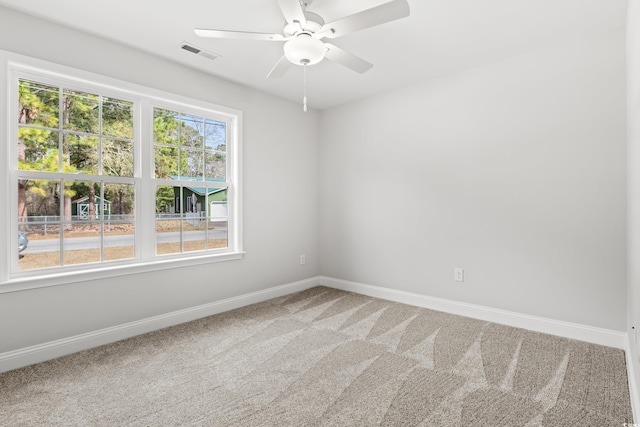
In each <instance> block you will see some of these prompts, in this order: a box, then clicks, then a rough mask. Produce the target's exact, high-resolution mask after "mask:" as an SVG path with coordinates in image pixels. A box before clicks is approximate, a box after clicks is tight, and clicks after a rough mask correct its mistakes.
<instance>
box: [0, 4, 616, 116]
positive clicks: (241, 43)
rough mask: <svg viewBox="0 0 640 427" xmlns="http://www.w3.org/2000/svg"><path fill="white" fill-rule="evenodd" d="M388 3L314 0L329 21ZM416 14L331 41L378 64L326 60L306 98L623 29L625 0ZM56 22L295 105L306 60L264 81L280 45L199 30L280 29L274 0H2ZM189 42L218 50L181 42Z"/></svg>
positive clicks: (326, 103)
mask: <svg viewBox="0 0 640 427" xmlns="http://www.w3.org/2000/svg"><path fill="white" fill-rule="evenodd" d="M386 1H387V0H350V1H344V0H314V1H313V2H312V4H311V5H310V6H309V7H308V10H309V11H313V12H315V13H317V14H319V15H321V16H322V17H323V18H324V20H325V21H326V22H330V21H333V20H335V19H338V18H341V17H344V16H347V15H350V14H353V13H356V12H359V11H361V10H365V9H368V8H370V7H373V6H377V5H379V4H381V3H385V2H386ZM408 1H409V5H410V7H411V15H410V16H409V17H408V18H404V19H401V20H398V21H394V22H390V23H387V24H383V25H381V26H378V27H374V28H369V29H366V30H362V31H359V32H356V33H352V34H350V35H347V36H345V37H341V38H337V39H334V40H332V41H331V42H332V43H333V44H335V45H337V46H339V47H342V48H344V49H346V50H348V51H350V52H352V53H354V54H356V55H358V56H360V57H362V58H363V59H366V60H367V61H369V62H371V63H373V64H374V67H373V68H372V69H371V70H370V71H368V72H367V73H365V74H358V73H355V72H353V71H351V70H349V69H347V68H344V67H342V66H341V65H339V64H336V63H333V62H330V61H328V60H324V61H322V62H321V63H319V64H317V65H313V66H311V67H309V68H308V70H307V84H308V88H307V94H308V97H309V105H310V106H311V107H314V108H318V109H323V108H328V107H332V106H336V105H339V104H343V103H345V102H349V101H353V100H356V99H359V98H363V97H366V96H369V95H373V94H376V93H380V92H384V91H387V90H390V89H393V88H397V87H401V86H405V85H409V84H412V83H416V82H419V81H424V80H427V79H433V78H437V77H440V76H443V75H446V74H451V73H455V72H458V71H461V70H463V69H466V68H470V67H475V66H478V65H481V64H484V63H488V62H492V61H496V60H500V59H503V58H507V57H510V56H513V55H517V54H519V53H522V52H526V51H529V50H533V49H537V48H542V47H546V46H549V45H552V44H555V43H562V42H565V41H570V40H575V39H580V38H585V37H590V36H593V35H596V34H600V33H603V32H608V31H612V30H616V29H620V28H622V27H623V26H624V25H625V21H626V17H625V15H626V5H627V1H626V0H408ZM0 5H2V6H5V7H8V8H12V9H16V10H19V11H22V12H25V13H28V14H31V15H35V16H38V17H41V18H45V19H48V20H51V21H55V22H59V23H62V24H64V25H67V26H69V27H74V28H77V29H80V30H82V31H86V32H89V33H93V34H97V35H99V36H102V37H105V38H108V39H112V40H116V41H118V42H121V43H124V44H127V45H130V46H134V47H137V48H139V49H142V50H145V51H148V52H152V53H154V54H157V55H160V56H163V57H166V58H169V59H172V60H174V61H177V62H180V63H183V64H186V65H188V66H191V67H194V68H198V69H200V70H203V71H205V72H207V73H211V74H213V75H216V76H219V77H223V78H225V79H228V80H232V81H235V82H238V83H241V84H243V85H246V86H250V87H253V88H256V89H259V90H261V91H264V92H268V93H272V94H275V95H278V96H281V97H283V98H287V99H290V100H293V101H296V102H301V99H302V82H303V70H302V67H297V66H294V67H292V68H291V69H290V70H289V71H288V72H287V74H286V75H285V76H284V77H283V78H281V79H277V80H276V79H267V78H266V75H267V74H268V73H269V71H270V70H271V68H272V67H273V65H274V64H275V63H276V61H277V60H278V59H279V58H280V57H281V56H282V44H283V43H282V42H271V41H252V40H229V39H224V40H222V39H203V38H199V37H197V36H196V35H195V34H194V32H193V28H195V27H200V28H215V29H226V30H241V31H253V32H268V33H281V32H282V28H283V26H284V18H283V16H282V13H281V11H280V9H279V7H278V3H277V1H276V0H184V1H181V2H177V1H169V0H146V1H145V0H108V1H99V2H98V1H87V0H58V1H51V0H29V1H24V0H0ZM183 41H187V42H189V43H191V44H193V45H195V46H197V47H199V48H201V49H204V50H207V51H210V52H213V53H215V54H219V55H221V57H220V58H218V59H216V60H214V61H211V60H208V59H206V58H203V57H201V56H196V55H194V54H191V53H188V52H186V51H184V50H182V49H180V48H179V47H180V45H181V42H183Z"/></svg>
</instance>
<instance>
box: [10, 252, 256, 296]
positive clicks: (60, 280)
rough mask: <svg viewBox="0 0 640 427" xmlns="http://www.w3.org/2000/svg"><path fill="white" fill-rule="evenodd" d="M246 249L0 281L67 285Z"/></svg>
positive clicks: (21, 287)
mask: <svg viewBox="0 0 640 427" xmlns="http://www.w3.org/2000/svg"><path fill="white" fill-rule="evenodd" d="M244 254H245V252H230V253H229V252H228V253H224V254H205V255H200V256H192V257H189V258H167V259H158V260H155V261H150V262H145V263H137V264H118V265H110V266H104V265H101V266H98V267H96V268H93V269H84V270H82V271H73V272H70V271H65V272H59V273H57V272H56V273H50V274H42V275H38V276H23V277H17V278H12V279H9V280H8V281H6V282H3V283H0V294H2V293H8V292H20V291H25V290H29V289H37V288H45V287H49V286H58V285H67V284H70V283H77V282H87V281H91V280H99V279H106V278H110V277H118V276H126V275H130V274H140V273H148V272H151V271H159V270H169V269H174V268H183V267H191V266H194V265H202V264H211V263H216V262H224V261H233V260H239V259H242V258H243V257H244Z"/></svg>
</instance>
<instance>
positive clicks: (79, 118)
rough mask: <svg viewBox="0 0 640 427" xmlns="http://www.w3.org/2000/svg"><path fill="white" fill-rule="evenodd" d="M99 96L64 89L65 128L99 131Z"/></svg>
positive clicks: (86, 131)
mask: <svg viewBox="0 0 640 427" xmlns="http://www.w3.org/2000/svg"><path fill="white" fill-rule="evenodd" d="M99 100H100V99H99V97H98V95H93V94H90V93H83V92H74V91H71V90H67V89H65V90H64V94H63V102H62V106H63V107H62V108H63V120H64V129H67V130H73V131H76V132H84V133H93V134H97V133H98V112H99V107H98V104H99Z"/></svg>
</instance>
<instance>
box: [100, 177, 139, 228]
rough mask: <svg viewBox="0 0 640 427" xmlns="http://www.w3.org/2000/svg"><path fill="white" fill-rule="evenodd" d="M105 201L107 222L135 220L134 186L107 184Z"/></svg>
mask: <svg viewBox="0 0 640 427" xmlns="http://www.w3.org/2000/svg"><path fill="white" fill-rule="evenodd" d="M104 199H105V200H104V203H105V206H104V211H105V219H106V220H112V221H124V222H130V221H133V220H134V219H135V212H136V210H135V186H134V185H133V184H105V185H104Z"/></svg>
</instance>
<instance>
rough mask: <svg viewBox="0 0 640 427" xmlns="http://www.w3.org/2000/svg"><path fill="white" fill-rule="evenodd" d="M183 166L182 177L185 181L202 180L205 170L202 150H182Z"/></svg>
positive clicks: (181, 163)
mask: <svg viewBox="0 0 640 427" xmlns="http://www.w3.org/2000/svg"><path fill="white" fill-rule="evenodd" d="M180 153H181V161H180V165H181V166H182V168H181V170H180V172H181V173H180V175H181V176H182V178H183V179H200V180H201V179H202V176H203V169H204V153H203V152H202V151H200V150H180Z"/></svg>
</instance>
